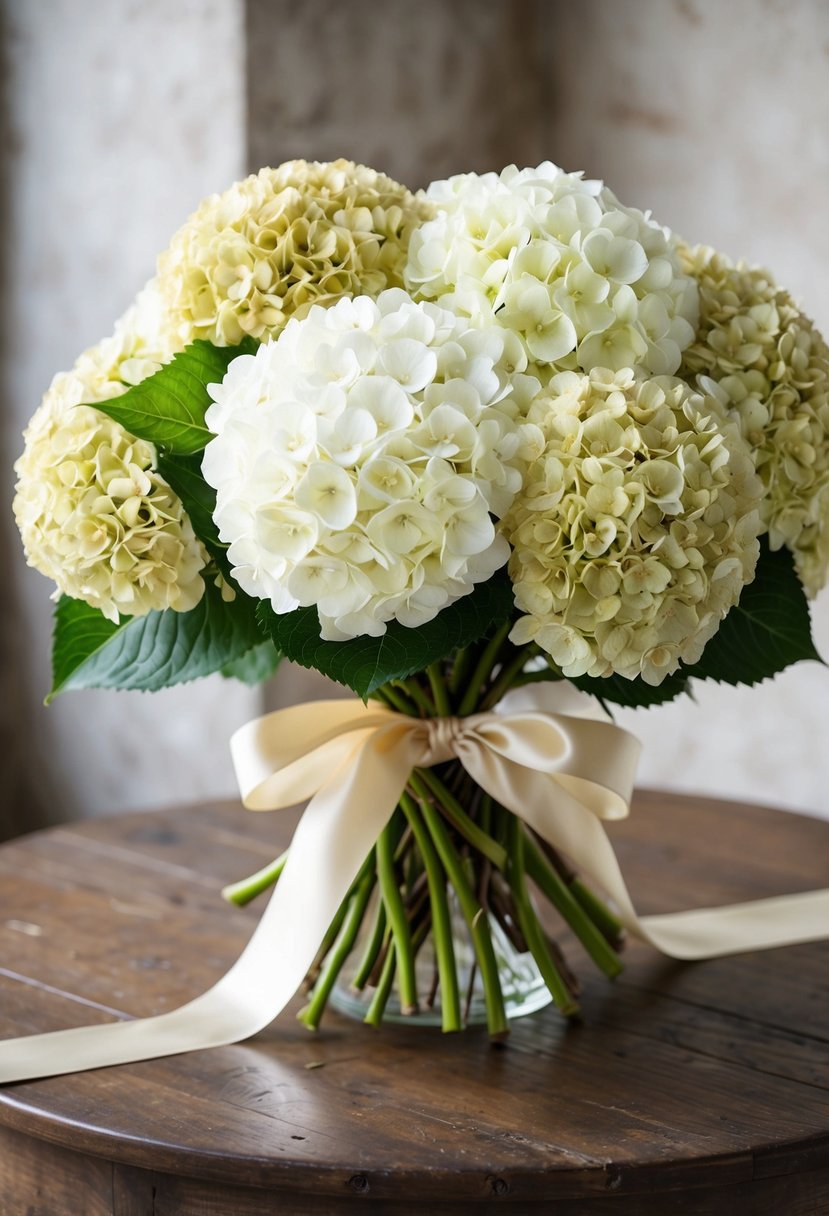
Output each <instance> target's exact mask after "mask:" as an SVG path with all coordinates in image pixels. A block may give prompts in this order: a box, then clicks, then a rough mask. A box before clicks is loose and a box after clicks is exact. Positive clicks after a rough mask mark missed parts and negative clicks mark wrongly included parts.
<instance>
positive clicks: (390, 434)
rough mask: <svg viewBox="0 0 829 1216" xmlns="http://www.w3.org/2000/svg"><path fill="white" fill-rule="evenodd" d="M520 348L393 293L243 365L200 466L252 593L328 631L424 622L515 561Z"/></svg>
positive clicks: (327, 319)
mask: <svg viewBox="0 0 829 1216" xmlns="http://www.w3.org/2000/svg"><path fill="white" fill-rule="evenodd" d="M525 364H526V359H525V358H524V354H523V350H522V347H521V343H520V342H519V341H518V340H517V339H516V338H515V337H514V336H513V335H510V334H509V333H508V332H506V331H505V330H503V329H500V328H499V327H497V326H493V327H491V328H490V329H488V330H484V329H479V328H472V327H471V326H470V324H469V321H468V320H465V319H462V318H458V317H456V316H454V315H453V314H452V313H450V312H448V311H446V310H445V309H443V308H439V307H437V306H436V305H433V304H416V303H414V302H413V301H412V300H411V298H410V297H409V296H408V295H406V293H405V292H403V291H401V290H399V289H391V290H388V291H386V292H383V293H382V294H381V295H380V297H379V298H378V300H377V301H376V302H375V301H373V300H371V299H369V298H367V297H365V296H363V297H358V298H356V299H353V300H352V299H343V300H341V301H340V302H339V303H337V304H335V305H334V306H333V307H332V308H329V309H325V308H322V307H319V306H317V307H314V308H312V309H311V311H310V312H309V313H308V315H307V316H306V317H304V318H303V319H302V320H298V319H294V320H292V321H290V322H289V323H288V325H287V326H286V328H285V329H284V331H283V332H282V334H281V335H280V336H279V338H278V339H277V340H276V341H274V342H270V343H267V344H264V345H263V346H262V347H261V348H260V349H259V351H258V352H257V353H256V355H246V356H241V357H239V358H237V359H235V360H234V361H233V362H232V363H231V364H230V367H229V369H228V372H227V375H226V376H225V378H224V380H223V381H222V383H221V385H214V386H212V388H211V393H212V395H213V398H214V402H215V404H214V405H213V406H211V407H210V409H209V410H208V413H207V424H208V426H209V427H210V429H211V430H212V431H213V432H214V433H215V435H216V438H215V439H213V440H212V441H211V442H210V443H209V444H208V446H207V449H206V451H205V456H204V462H203V472H204V476H205V478H206V480H207V481H208V482H209V484H210V485H212V486H214V487H215V489H216V491H217V502H216V514H215V520H216V523H217V525H218V527H219V531H220V534H221V537H222V539H223V540H224V541H226V542H228V543H229V546H230V547H229V551H228V555H229V558H230V561H231V563H232V565H233V573H234V576H235V578H236V579H237V581H238V582H239V585H240V586H241V587H242V588H243V589H244V590H245V591H246V592H248V594H250V595H252V596H255V597H257V598H259V599H267V600H270V602H271V604H272V606H273V609H274V611H275V612H278V613H284V612H290V611H292V610H293V609H295V608H297V607H300V606H310V605H314V606H316V608H317V610H318V613H319V619H320V624H321V628H322V636H323V637H324V638H326V639H329V640H344V639H347V638H353V637H356V636H359V635H365V634H368V635H371V636H375V637H377V636H380V635H382V634H383V633H385V631H386V626H387V623H388V622H389V621H391V620H397V621H400V622H401V623H402V624H404V625H406V626H411V627H415V626H417V625H421V624H424V623H425V622H427V621H430V620H431V619H432V618H433V617H434V616H436V615H437V613H438V612H440V610H441V609H442V608H444V607H445V606H446V605H448V604H449V603H451V602H452V601H453V600H456V599H458V598H459V597H460V596H463V595H466V594H468V593H469V592H470V591H472V589H473V586H474V585H475V583H478V582H481V581H482V580H484V579H487V578H489V577H490V576H491V575H492V574H493V572H494V571H495V570H496V569H498V568H499V567H500V566H502V565H504V563H505V562H506V561H507V558H508V556H509V549H508V546H507V543H506V541H505V540H504V538H503V537H502V536H498V535H496V531H495V527H494V524H493V522H492V518H491V517H492V516H493V515H494V516H495V517H500V516H502V515H503V514H504V512H505V511H506V510H508V508H509V506H510V504H511V502H512V500H513V497H514V495H515V494H516V492H517V491H518V490H519V489H520V486H521V479H522V469H523V467H524V463H525V461H526V460H527V459H529V458H532V456H533V455H534V454H537V452H538V451H540V449H541V446H542V442H543V441H542V436H541V433H540V431H539V430H538V428H537V427H534V426H529V425H527V424H526V423H524V422H523V421H522V417H523V414H524V413H525V411H526V408H527V406H528V404H529V401H530V399H531V398H532V396H533V395H534V394H535V392H537V391H538V388H539V385H538V382H537V381H536V380H534V379H533V378H531V377H529V376H527V375H525V374H523V369H524V366H525Z"/></svg>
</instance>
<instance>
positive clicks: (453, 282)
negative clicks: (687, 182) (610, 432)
mask: <svg viewBox="0 0 829 1216" xmlns="http://www.w3.org/2000/svg"><path fill="white" fill-rule="evenodd" d="M427 196H428V198H429V199H430V200H431V201H432V202H433V203H434V204H435V206H436V208H437V214H436V215H435V218H434V219H432V220H430V221H428V222H427V223H424V224H423V225H422V226H421V227H420V228H418V229H417V230H416V231H415V232H414V233H413V235H412V238H411V241H410V245H409V260H408V264H407V266H406V282H407V284H408V286H409V288H410V289H411V290H413V291H415V292H417V293H418V294H419V295H420V296H421V297H422V298H425V299H440V300H441V301H442V302H443V303H445V304H446V305H447V306H451V307H452V308H454V309H456V310H458V311H460V312H462V313H463V314H465V315H466V316H469V317H471V318H474V319H475V321H476V322H477V323H486V322H491V321H492V320H493V319H495V320H497V322H498V323H500V324H501V325H503V326H505V327H506V328H508V329H510V330H512V331H515V332H516V333H518V334H520V336H521V338H522V339H523V341H524V344H525V346H526V349H527V353H528V356H529V358H530V359H531V360H532V361H534V362H535V363H536V364H538V365H539V367H547V368H552V370H553V371H556V370H562V369H570V370H574V369H577V368H582V369H584V370H585V371H589V370H590V369H591V368H594V367H609V368H612V369H619V368H623V367H642V368H645V369H647V370H648V371H650V372H653V373H656V374H665V373H673V372H675V371H676V370H677V368H678V367H679V363H680V357H681V352H682V350H683V349H684V348H685V347H686V346H687V345H688V344H689V343H690V342H691V341H692V339H693V336H694V326H695V323H696V291H695V284H694V281H693V280H692V279H691V278H689V277H688V276H687V275H685V274H683V273H682V271H681V268H680V265H679V260H678V256H677V253H676V249H675V247H674V242H673V241H672V239H671V238H670V237H669V235H668V234H667V233H666V231H665V230H664V229H662V228H660V227H659V226H658V225H656V224H655V223H653V222H652V221H651V220H650V219H648V217H647V216H645V215H644V214H643V213H642V212H641V211H637V210H635V209H633V208H630V207H624V206H622V204H621V203H620V202H619V201H618V199H617V198H616V197H615V195H614V194H613V193H612V192H611V191H610V190H608V189H607V188H606V187H604V186H603V185H602V183H601V182H598V181H585V180H584V179H583V178H582V176H581V174H578V173H565V172H564V171H563V170H561V169H559V168H557V167H556V166H555V165H552V164H550V163H549V162H547V163H545V164H542V165H539V166H538V168H537V169H522V170H520V171H519V170H518V169H516V168H515V166H510V168H508V169H505V170H504V171H503V172H502V173H501V174H500V176H499V175H496V174H494V173H487V174H485V175H483V176H478V175H477V174H474V173H467V174H463V175H460V176H458V177H453V178H450V179H449V180H448V181H441V182H435V183H434V184H433V185H432V186H430V187H429V190H428V192H427ZM548 375H549V371H548Z"/></svg>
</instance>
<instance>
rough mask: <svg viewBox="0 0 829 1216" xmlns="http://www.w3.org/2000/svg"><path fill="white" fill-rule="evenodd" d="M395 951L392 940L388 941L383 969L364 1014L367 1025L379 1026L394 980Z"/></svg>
mask: <svg viewBox="0 0 829 1216" xmlns="http://www.w3.org/2000/svg"><path fill="white" fill-rule="evenodd" d="M395 963H396V960H395V952H394V942H393V941H392V942H389V948H388V950H387V951H386V960H385V962H384V963H383V970H382V971H381V972H380V982H379V984H378V985H377V987H376V988H375V989H374V996H373V997H372V998H371V1004H370V1005H369V1007H368V1011H367V1012H366V1016H365V1017H364V1018H363V1021H364V1022H365V1023H366V1025H368V1026H379V1025H380V1023H381V1022H382V1020H383V1011H384V1010H385V1008H386V1005H387V1003H388V999H389V996H390V995H391V986H392V983H393V982H394V969H395Z"/></svg>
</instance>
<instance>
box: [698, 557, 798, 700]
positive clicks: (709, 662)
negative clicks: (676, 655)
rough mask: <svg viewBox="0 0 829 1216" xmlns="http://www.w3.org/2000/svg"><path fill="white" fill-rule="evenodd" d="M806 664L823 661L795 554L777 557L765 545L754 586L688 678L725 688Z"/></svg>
mask: <svg viewBox="0 0 829 1216" xmlns="http://www.w3.org/2000/svg"><path fill="white" fill-rule="evenodd" d="M802 659H816V660H817V661H818V662H821V658H820V655H819V654H818V652H817V650H816V649H815V644H814V642H813V641H812V632H811V621H810V618H809V604H808V601H807V599H806V596H805V593H804V591H803V587H802V586H801V584H800V580H799V579H798V577H797V573H796V571H795V567H794V561H793V559H792V555H791V553H789V551H788V549H778V550H777V552H774V553H773V552H772V551H771V549H769V547H768V544H767V543H766V541H765V540H764V541H763V542H762V549H761V552H760V560H759V562H758V563H757V573H756V575H755V578H754V582H752V583H749V584H748V585H747V586H746V587H744V588H743V593H742V595H741V596H740V601H739V603H738V604H736V605H735V607H734V608H732V609H731V611H730V612H729V613H728V615H727V616H726V618H725V620H724V621H723V622H722V624H721V625H720V627H719V629H718V630H717V632H716V633H715V634H714V636H713V638H712V639H711V641H710V642H709V643H708V645H707V646H706V647H705V651H704V652H703V656H702V658H701V659H700V661H699V663H696V664H695V665H694V666H693V667H687V668H686V669H685V675H686V676H690V677H693V678H694V679H696V680H718V681H720V682H721V683H723V684H759V683H760V681H761V680H766V679H768V678H769V677H770V676H773V675H776V674H777V672H778V671H782V670H783V669H784V668H785V667H789V666H791V664H792V663H798V662H800V661H801V660H802Z"/></svg>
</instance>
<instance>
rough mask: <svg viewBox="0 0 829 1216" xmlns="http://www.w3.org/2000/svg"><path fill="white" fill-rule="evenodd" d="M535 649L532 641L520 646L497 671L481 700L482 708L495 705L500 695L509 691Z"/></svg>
mask: <svg viewBox="0 0 829 1216" xmlns="http://www.w3.org/2000/svg"><path fill="white" fill-rule="evenodd" d="M535 650H536V646H535V643H534V642H530V643H529V645H527V646H522V647H521V648H520V650H519V651H518V653H517V654H516V655H515V656H514V658H513V659H512V660H511V661H510V662H509V663H506V664H505V665H504V666H503V667H502V669H501V671H500V672H499V673H498V678H497V679H496V681H495V683H494V684H493V685H492V687H491V688H490V690H489V692H488V693H487V694H486V696H485V697H484V699H483V701H482V702H481V709H482V710H487V709H492V707H493V705H497V704H498V702H499V701H500V700H501V697H503V696H504V695H505V693H508V692H509V690H510V689H511V688H512V686H513V684H514V683H515V679H516V677H517V676H519V675H520V674H521V672H522V671H523V670H524V668H525V666H526V665H527V663H528V662H529V661H530V659H531V658H532V656H533V654H534V653H535Z"/></svg>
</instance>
